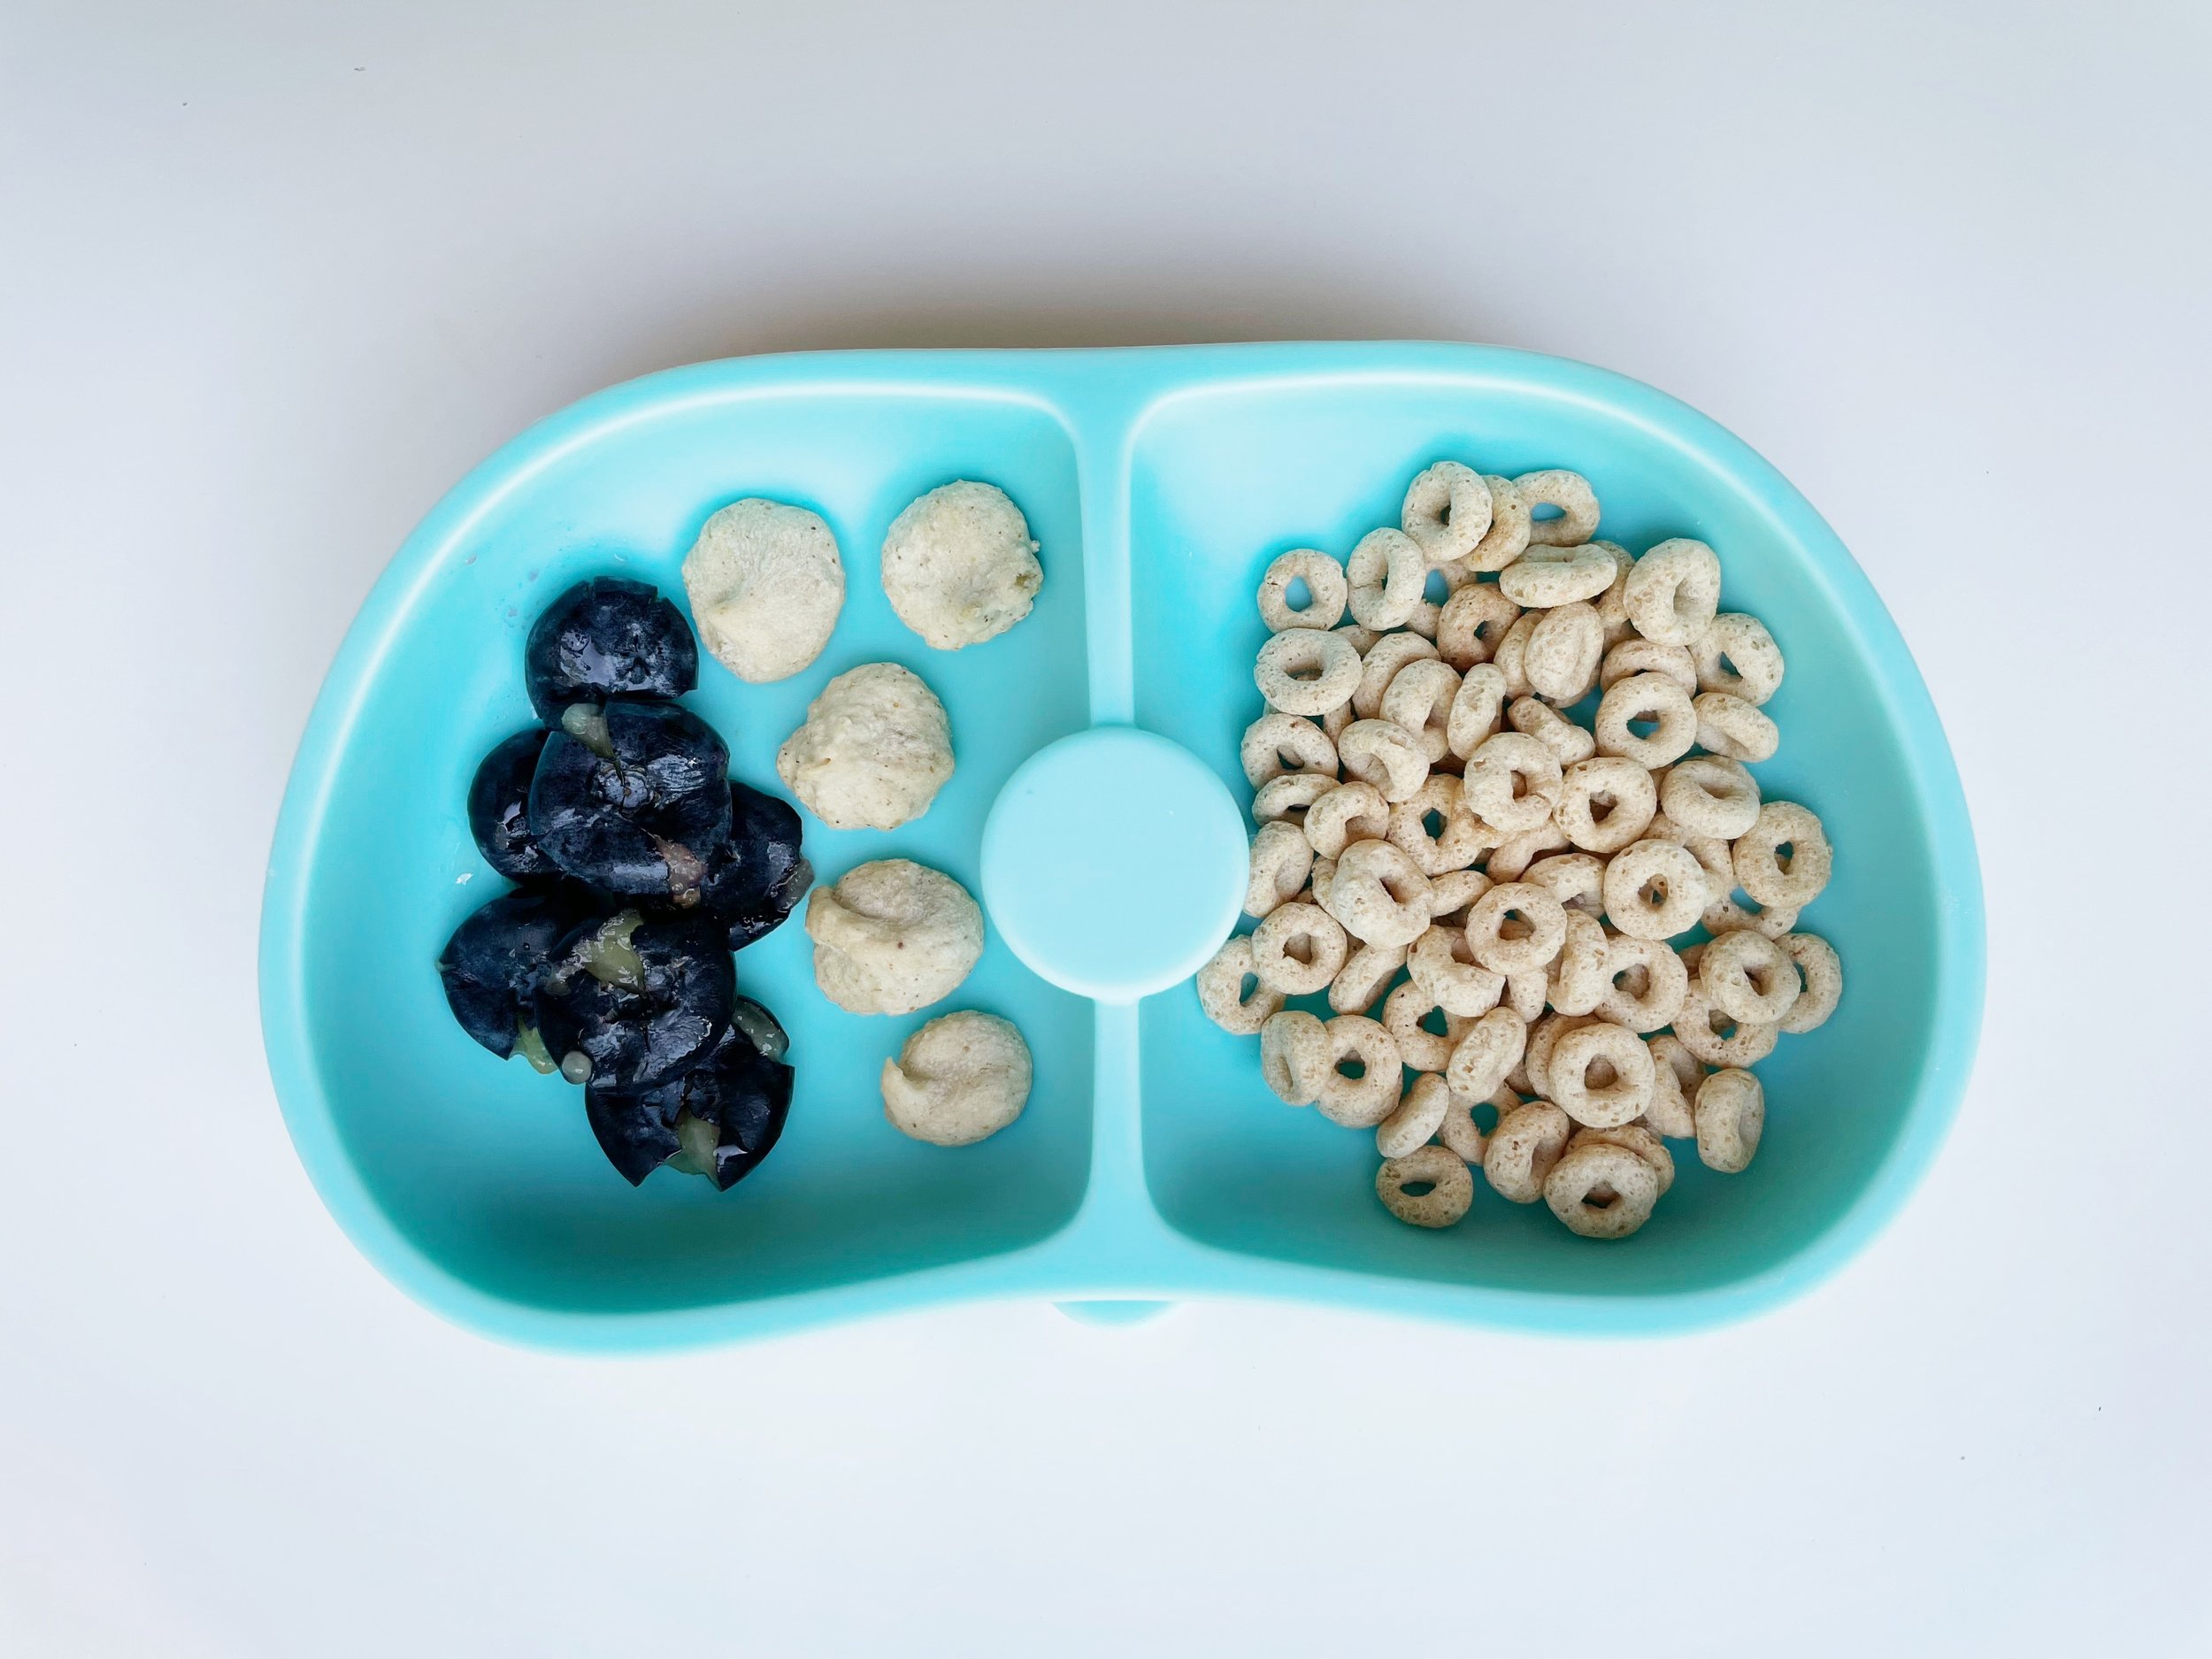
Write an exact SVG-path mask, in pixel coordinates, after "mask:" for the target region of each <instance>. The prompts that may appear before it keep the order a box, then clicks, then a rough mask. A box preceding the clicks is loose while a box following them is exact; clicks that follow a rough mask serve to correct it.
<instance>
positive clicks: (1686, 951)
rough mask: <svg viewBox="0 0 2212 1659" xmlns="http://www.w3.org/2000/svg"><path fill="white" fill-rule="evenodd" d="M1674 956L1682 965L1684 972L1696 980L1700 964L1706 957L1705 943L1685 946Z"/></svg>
mask: <svg viewBox="0 0 2212 1659" xmlns="http://www.w3.org/2000/svg"><path fill="white" fill-rule="evenodd" d="M1674 955H1675V960H1676V961H1678V962H1679V963H1680V964H1682V971H1683V972H1685V973H1686V974H1688V975H1689V976H1690V978H1691V979H1696V978H1697V968H1698V964H1699V963H1700V962H1701V961H1702V960H1703V959H1704V956H1705V945H1704V943H1702V942H1701V943H1698V944H1694V945H1685V946H1683V948H1682V949H1679V950H1678V951H1676V952H1675V953H1674Z"/></svg>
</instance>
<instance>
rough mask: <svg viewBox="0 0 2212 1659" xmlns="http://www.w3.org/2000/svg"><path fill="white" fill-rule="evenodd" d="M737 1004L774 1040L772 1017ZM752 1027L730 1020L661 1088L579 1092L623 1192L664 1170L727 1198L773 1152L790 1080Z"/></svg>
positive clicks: (759, 1009)
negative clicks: (699, 1179)
mask: <svg viewBox="0 0 2212 1659" xmlns="http://www.w3.org/2000/svg"><path fill="white" fill-rule="evenodd" d="M738 1000H739V1004H740V1008H741V1010H745V1009H750V1010H753V1012H754V1013H755V1014H757V1016H759V1017H760V1018H761V1019H764V1020H765V1022H766V1025H767V1028H768V1029H770V1030H772V1031H773V1032H774V1033H776V1036H777V1038H778V1039H779V1040H780V1038H781V1036H782V1027H781V1026H780V1025H777V1024H776V1022H775V1017H774V1016H773V1015H772V1014H770V1013H769V1012H768V1010H766V1009H764V1008H762V1007H761V1006H760V1005H759V1004H758V1003H757V1002H748V1001H746V999H744V998H740V999H738ZM754 1024H756V1022H754V1021H751V1020H747V1021H742V1022H735V1021H733V1023H732V1025H730V1027H729V1029H728V1030H726V1031H725V1032H724V1033H722V1037H721V1040H720V1041H718V1042H717V1043H716V1044H715V1047H714V1049H713V1052H711V1053H710V1054H709V1055H708V1056H706V1057H705V1058H704V1059H703V1060H701V1061H700V1062H698V1063H697V1064H695V1065H693V1066H692V1067H691V1068H690V1069H689V1070H688V1071H685V1072H684V1073H683V1074H682V1075H681V1076H680V1077H677V1078H675V1079H672V1080H671V1081H669V1082H666V1083H663V1084H660V1085H658V1086H657V1087H651V1088H639V1089H624V1088H617V1087H604V1086H602V1085H601V1084H599V1083H597V1082H594V1083H593V1084H592V1085H591V1086H590V1087H588V1088H587V1089H586V1090H585V1091H584V1110H585V1113H586V1115H587V1116H588V1118H589V1119H590V1121H591V1130H592V1133H593V1134H595V1136H597V1137H598V1140H599V1146H600V1149H601V1150H602V1151H603V1152H604V1153H605V1154H606V1155H607V1161H608V1162H609V1163H610V1164H613V1165H614V1166H615V1168H616V1169H617V1170H618V1171H621V1173H622V1176H623V1179H626V1180H627V1181H628V1182H629V1183H630V1185H631V1186H633V1187H634V1186H636V1185H637V1184H638V1183H639V1182H641V1181H642V1180H643V1179H645V1178H646V1177H647V1176H648V1175H650V1174H651V1173H652V1172H653V1171H655V1170H657V1169H658V1168H659V1167H660V1166H661V1165H662V1164H669V1163H672V1164H673V1165H674V1167H675V1168H677V1169H679V1170H682V1171H685V1172H686V1173H688V1174H694V1175H704V1176H706V1177H707V1178H708V1179H710V1180H712V1181H713V1182H714V1184H715V1186H716V1187H718V1188H719V1189H720V1190H721V1191H723V1192H727V1191H729V1189H730V1188H731V1187H734V1186H736V1185H737V1183H738V1182H740V1181H741V1180H743V1179H745V1178H746V1177H747V1176H748V1175H749V1174H751V1173H752V1172H753V1171H754V1170H755V1169H757V1167H759V1165H760V1163H761V1161H762V1160H763V1159H764V1158H765V1157H767V1156H768V1155H769V1153H770V1152H772V1151H773V1150H774V1149H775V1145H776V1141H777V1140H778V1139H779V1138H780V1136H781V1135H782V1133H783V1126H784V1123H785V1120H786V1119H787V1118H788V1117H789V1116H790V1112H791V1085H792V1080H793V1075H794V1074H793V1072H792V1070H791V1068H790V1067H789V1066H787V1065H786V1064H783V1061H782V1056H781V1052H780V1043H779V1044H778V1045H776V1046H777V1047H778V1052H777V1053H776V1054H774V1055H769V1054H766V1053H764V1052H763V1051H762V1049H761V1048H760V1046H759V1044H758V1043H757V1041H755V1040H754V1039H753V1037H751V1036H750V1035H749V1034H748V1033H747V1030H746V1026H747V1025H754Z"/></svg>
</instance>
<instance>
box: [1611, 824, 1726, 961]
mask: <svg viewBox="0 0 2212 1659" xmlns="http://www.w3.org/2000/svg"><path fill="white" fill-rule="evenodd" d="M1708 892H1709V885H1708V883H1707V881H1706V879H1705V870H1704V866H1703V865H1701V864H1699V863H1698V861H1697V857H1696V856H1695V855H1694V854H1693V853H1692V852H1691V851H1690V849H1688V848H1686V847H1678V846H1676V845H1675V843H1674V842H1672V841H1635V842H1632V844H1631V845H1629V846H1628V847H1626V848H1624V849H1622V850H1621V851H1619V852H1617V853H1615V854H1614V855H1613V860H1612V862H1611V863H1610V864H1607V865H1606V866H1605V915H1606V919H1607V920H1609V921H1610V922H1611V923H1612V924H1613V926H1614V927H1615V929H1616V930H1617V931H1618V932H1621V933H1628V934H1631V935H1632V936H1634V937H1635V938H1638V939H1671V938H1673V937H1674V936H1675V935H1676V934H1677V933H1686V932H1688V931H1689V929H1690V928H1692V927H1694V926H1696V924H1697V919H1698V918H1699V916H1700V915H1701V914H1702V913H1703V911H1704V909H1705V904H1706V898H1707V894H1708Z"/></svg>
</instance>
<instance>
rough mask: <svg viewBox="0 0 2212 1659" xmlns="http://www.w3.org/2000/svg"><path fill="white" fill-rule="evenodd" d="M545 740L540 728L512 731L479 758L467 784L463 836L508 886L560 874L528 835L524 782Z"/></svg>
mask: <svg viewBox="0 0 2212 1659" xmlns="http://www.w3.org/2000/svg"><path fill="white" fill-rule="evenodd" d="M546 735H547V733H546V730H545V728H544V727H543V726H532V727H531V728H530V729H529V730H528V731H526V732H517V733H515V734H514V735H513V736H512V737H511V738H509V739H508V740H507V741H505V742H503V743H502V744H500V745H499V747H498V748H496V749H494V750H492V752H491V753H490V754H488V755H487V756H485V757H484V764H482V765H480V766H479V767H478V768H477V769H476V777H475V778H474V780H472V782H471V783H470V784H469V833H470V834H472V835H473V836H475V837H476V849H477V850H478V851H479V852H480V853H482V854H483V855H484V861H485V862H486V863H487V864H490V865H491V867H492V868H493V869H495V870H496V871H498V872H499V873H500V874H501V875H503V876H505V877H506V878H507V879H509V880H511V881H534V880H537V879H541V878H543V877H549V876H557V875H559V874H560V873H561V867H560V866H559V865H558V864H555V863H554V862H553V861H552V860H551V859H550V858H549V857H547V856H546V855H545V851H544V849H542V848H541V847H540V846H539V845H538V843H537V840H536V838H535V837H534V836H533V835H532V834H531V833H530V780H531V779H532V778H533V777H534V776H535V775H536V772H537V770H538V756H539V754H540V752H541V751H542V750H543V749H544V748H545V740H546Z"/></svg>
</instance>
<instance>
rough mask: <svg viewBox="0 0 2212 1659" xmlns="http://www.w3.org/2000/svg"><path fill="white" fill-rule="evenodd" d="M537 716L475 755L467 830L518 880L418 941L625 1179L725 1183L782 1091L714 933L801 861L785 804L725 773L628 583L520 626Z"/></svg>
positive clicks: (765, 1146) (759, 908) (647, 592)
mask: <svg viewBox="0 0 2212 1659" xmlns="http://www.w3.org/2000/svg"><path fill="white" fill-rule="evenodd" d="M523 672H524V678H525V681H526V686H527V688H528V691H529V694H530V706H531V707H532V708H533V709H534V710H536V711H537V713H538V716H539V718H540V719H541V720H542V721H544V722H545V724H544V725H542V726H533V727H531V728H530V729H529V730H528V731H526V732H518V733H515V734H514V735H513V736H512V737H511V738H508V739H507V740H506V741H503V742H502V743H501V744H499V745H498V747H496V748H495V749H493V750H492V752H491V753H490V754H488V755H487V756H486V757H484V761H483V764H481V765H480V766H479V767H478V768H477V769H476V777H475V779H474V780H473V781H472V783H471V784H470V786H469V795H468V816H469V829H470V831H471V833H473V834H474V835H475V837H476V844H477V847H478V848H479V849H480V850H481V851H482V852H483V855H484V857H485V859H486V860H487V861H488V863H489V864H491V866H492V868H493V869H495V870H496V871H497V872H499V873H500V874H501V875H503V876H506V877H508V878H509V879H511V880H513V881H514V882H516V883H517V884H518V886H517V887H515V889H514V890H513V891H511V892H509V893H505V894H503V895H500V896H499V897H498V898H495V899H494V900H492V901H491V902H490V903H488V904H487V905H485V906H484V907H483V908H482V909H481V910H478V911H477V912H476V913H475V914H474V915H473V916H472V917H470V918H468V919H467V920H466V921H465V922H463V923H462V924H461V926H459V927H458V928H457V929H455V930H454V933H453V937H452V938H451V939H449V940H448V941H446V947H445V950H444V952H443V954H442V955H441V956H440V957H439V958H438V973H439V977H440V978H441V979H442V980H443V981H444V983H445V994H446V1001H447V1002H449V1003H450V1004H451V1005H452V1009H453V1017H454V1018H456V1019H457V1020H458V1021H460V1023H461V1029H462V1030H464V1031H465V1032H467V1033H468V1034H469V1035H470V1036H471V1037H473V1038H474V1039H475V1040H476V1041H478V1042H480V1043H481V1044H482V1045H483V1046H484V1047H485V1048H488V1049H490V1050H491V1051H492V1052H493V1053H494V1054H495V1055H497V1056H499V1057H500V1058H501V1059H507V1058H509V1057H511V1056H514V1055H517V1054H519V1055H521V1056H523V1058H524V1059H526V1060H527V1061H528V1062H529V1063H530V1064H532V1065H533V1066H534V1067H536V1068H537V1070H539V1071H543V1072H551V1071H559V1072H560V1074H561V1075H562V1076H563V1077H565V1078H566V1079H568V1080H569V1081H570V1082H572V1083H580V1084H582V1085H583V1086H584V1111H585V1115H586V1117H587V1118H588V1119H589V1121H590V1123H591V1129H592V1133H593V1134H594V1135H595V1136H596V1137H597V1138H598V1141H599V1145H600V1148H601V1150H603V1152H605V1153H606V1155H607V1161H608V1162H609V1163H611V1164H613V1165H614V1167H615V1168H616V1169H617V1170H618V1171H621V1173H622V1174H623V1176H624V1177H625V1179H627V1180H628V1181H629V1182H630V1184H631V1185H632V1186H635V1185H637V1184H638V1183H639V1182H641V1181H642V1180H643V1179H645V1178H646V1177H647V1176H648V1175H650V1174H651V1173H652V1172H653V1171H655V1170H657V1169H659V1168H661V1167H662V1166H663V1165H666V1166H667V1167H669V1168H671V1169H675V1170H680V1171H684V1172H686V1173H688V1174H693V1175H703V1176H706V1177H707V1178H708V1179H710V1180H712V1181H713V1182H714V1184H715V1186H716V1187H719V1188H721V1189H723V1190H725V1191H726V1190H727V1189H728V1188H729V1187H732V1186H733V1185H734V1184H735V1183H737V1182H738V1181H740V1180H741V1179H744V1177H745V1176H746V1175H747V1174H749V1172H750V1171H751V1170H752V1168H753V1166H754V1165H755V1164H758V1163H759V1162H760V1161H761V1160H762V1159H763V1158H764V1157H766V1156H768V1154H769V1152H770V1150H771V1149H772V1148H774V1146H775V1144H776V1138H777V1136H778V1135H780V1134H781V1133H783V1124H784V1118H785V1115H786V1114H787V1112H788V1111H789V1110H790V1107H791V1080H792V1071H791V1068H790V1066H789V1065H787V1064H785V1061H784V1054H785V1050H786V1049H787V1047H788V1044H787V1040H786V1038H785V1036H784V1032H783V1027H782V1026H780V1025H778V1024H777V1023H776V1018H775V1016H774V1015H772V1014H771V1013H770V1012H769V1011H768V1010H766V1009H764V1008H763V1007H762V1006H761V1005H760V1004H759V1003H757V1002H753V1001H751V1000H750V999H749V998H746V997H742V996H740V995H738V994H737V964H736V963H735V962H734V960H733V957H732V955H731V953H732V952H733V951H736V950H741V949H744V947H746V946H747V945H749V944H750V943H752V942H753V941H755V940H756V939H758V938H760V937H761V936H762V935H763V934H764V933H770V932H772V930H773V929H774V928H775V927H777V926H779V925H780V923H781V922H782V921H783V919H784V918H786V917H787V916H788V915H790V913H791V910H792V907H793V906H794V905H795V904H796V903H797V902H799V900H800V898H801V897H802V896H803V895H804V894H805V893H806V891H807V888H808V887H810V885H811V884H812V882H813V879H814V871H813V868H812V866H810V864H808V863H807V861H806V858H805V857H804V856H803V854H802V853H801V851H800V849H799V815H798V813H797V811H795V810H794V809H793V808H792V807H791V806H789V805H788V804H787V803H784V802H782V801H779V800H777V799H776V798H775V797H774V796H773V795H763V794H761V793H760V792H759V791H758V790H757V789H752V788H749V787H747V786H745V785H744V784H741V783H739V782H737V781H736V780H733V779H732V778H731V777H730V776H729V775H728V774H729V763H730V751H729V749H728V747H727V746H726V744H724V742H723V741H722V740H721V738H720V737H719V736H718V735H717V734H716V733H715V731H714V728H713V727H711V726H709V725H707V724H706V722H704V721H703V720H702V719H700V718H699V717H698V716H697V715H695V714H694V713H692V712H691V710H688V709H686V708H684V707H682V706H681V705H680V704H679V703H677V702H676V699H677V698H679V697H680V696H682V695H684V694H685V693H686V692H687V691H690V690H691V689H692V688H693V687H695V686H696V685H697V684H698V683H699V648H698V645H697V643H696V642H695V641H694V640H693V638H692V634H691V629H690V627H689V626H687V624H686V623H685V621H684V618H683V615H682V613H681V612H680V611H678V610H677V609H676V607H675V606H674V605H672V604H671V603H669V602H668V601H667V600H666V599H665V598H664V597H662V595H660V593H659V592H658V591H657V590H656V589H655V588H652V587H650V586H649V585H648V584H646V583H644V582H634V581H625V580H621V579H620V578H618V577H611V576H602V577H597V578H595V579H594V580H590V581H587V582H580V583H578V584H577V585H576V586H575V587H573V588H570V589H569V590H568V591H567V592H566V593H565V594H563V595H561V596H560V597H559V598H558V599H557V600H555V601H554V602H553V604H552V605H551V607H550V608H549V609H548V610H547V611H546V612H545V614H544V615H543V616H541V617H540V618H538V620H537V624H536V626H534V627H533V628H532V629H531V630H530V641H529V645H528V647H527V649H526V652H525V654H524V659H523Z"/></svg>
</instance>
